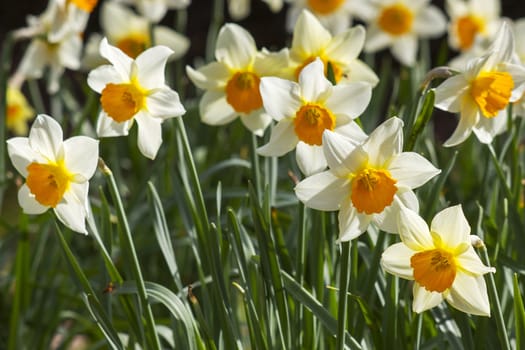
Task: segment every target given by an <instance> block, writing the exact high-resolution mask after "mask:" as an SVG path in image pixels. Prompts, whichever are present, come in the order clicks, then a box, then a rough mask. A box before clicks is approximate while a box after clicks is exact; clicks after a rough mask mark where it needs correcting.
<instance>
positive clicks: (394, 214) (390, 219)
mask: <svg viewBox="0 0 525 350" xmlns="http://www.w3.org/2000/svg"><path fill="white" fill-rule="evenodd" d="M403 207H404V205H403V202H402V201H401V200H400V199H399V196H397V195H395V196H394V200H393V202H392V204H390V205H388V206H386V207H385V208H383V211H381V212H380V213H377V214H373V219H372V221H373V222H374V223H375V224H376V225H377V227H378V228H379V229H380V230H383V231H385V232H389V233H399V228H398V218H399V211H400V210H401V208H403Z"/></svg>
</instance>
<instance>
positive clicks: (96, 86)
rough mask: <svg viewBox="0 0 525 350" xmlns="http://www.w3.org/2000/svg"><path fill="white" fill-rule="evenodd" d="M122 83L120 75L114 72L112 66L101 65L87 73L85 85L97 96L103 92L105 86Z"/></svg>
mask: <svg viewBox="0 0 525 350" xmlns="http://www.w3.org/2000/svg"><path fill="white" fill-rule="evenodd" d="M121 82H122V77H121V75H120V74H119V73H118V72H117V71H116V70H115V68H114V67H113V66H110V65H103V66H100V67H97V68H95V69H93V70H92V71H91V72H89V74H88V77H87V83H88V85H89V87H90V88H92V89H93V90H95V91H96V92H98V93H99V94H100V93H101V92H102V90H104V88H105V87H106V85H107V84H109V83H114V84H118V83H121Z"/></svg>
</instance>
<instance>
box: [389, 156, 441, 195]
mask: <svg viewBox="0 0 525 350" xmlns="http://www.w3.org/2000/svg"><path fill="white" fill-rule="evenodd" d="M388 171H389V172H390V174H391V175H392V177H393V178H394V179H396V181H397V184H398V185H400V186H406V187H409V188H417V187H419V186H421V185H423V184H424V183H426V182H427V181H428V180H430V179H431V178H433V177H434V176H436V175H437V174H439V173H440V172H441V170H439V169H437V168H436V167H434V166H433V165H432V163H430V162H429V161H428V160H427V159H426V158H424V157H422V156H420V155H419V154H417V153H415V152H402V153H399V154H397V155H395V156H394V158H393V159H392V162H391V163H390V165H389V166H388Z"/></svg>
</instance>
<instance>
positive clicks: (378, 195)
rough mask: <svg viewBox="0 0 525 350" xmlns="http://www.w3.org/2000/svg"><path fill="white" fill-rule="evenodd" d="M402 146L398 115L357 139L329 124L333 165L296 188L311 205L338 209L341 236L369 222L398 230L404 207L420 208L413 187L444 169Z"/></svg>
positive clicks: (326, 145) (327, 151)
mask: <svg viewBox="0 0 525 350" xmlns="http://www.w3.org/2000/svg"><path fill="white" fill-rule="evenodd" d="M402 149H403V122H402V121H401V119H399V118H396V117H393V118H390V119H388V120H387V121H386V122H384V123H383V124H381V125H380V126H378V127H377V128H376V129H375V130H374V131H373V132H372V133H371V134H370V136H369V137H368V138H367V139H366V140H365V141H364V142H363V143H362V144H358V145H356V144H355V143H351V142H349V141H348V139H347V138H346V137H345V136H342V135H338V134H337V133H335V132H332V131H328V130H326V131H324V133H323V150H324V155H325V157H326V160H327V162H328V168H329V169H328V170H327V171H324V172H321V173H318V174H315V175H312V176H308V177H306V178H305V179H304V180H302V181H301V182H300V183H299V184H298V185H297V186H296V187H295V194H296V195H297V197H298V198H299V200H300V201H301V202H303V203H304V204H305V206H307V207H309V208H313V209H317V210H324V211H334V210H338V211H339V216H338V218H339V239H338V240H339V241H349V240H352V239H354V238H356V237H358V236H359V235H361V234H362V233H363V232H365V231H366V230H367V228H368V226H369V225H370V223H374V224H376V225H377V226H378V227H379V229H381V230H384V231H387V232H397V223H396V220H397V215H398V212H399V210H400V208H401V207H403V206H406V207H408V208H412V209H414V210H416V211H417V210H418V208H419V205H418V201H417V198H416V195H415V194H414V192H413V191H412V189H414V188H417V187H419V186H421V185H423V184H424V183H426V182H427V181H429V180H430V179H431V178H433V177H434V176H436V175H437V174H439V173H440V170H439V169H436V168H435V167H434V166H433V165H432V164H431V163H430V162H429V161H428V160H426V159H425V158H423V157H422V156H420V155H419V154H417V153H414V152H402Z"/></svg>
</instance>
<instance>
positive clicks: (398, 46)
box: [391, 35, 417, 66]
mask: <svg viewBox="0 0 525 350" xmlns="http://www.w3.org/2000/svg"><path fill="white" fill-rule="evenodd" d="M391 50H392V55H393V56H394V57H395V58H397V59H398V60H399V62H401V63H402V64H404V65H405V66H413V65H414V63H415V61H416V55H417V37H416V36H415V35H404V36H402V37H400V38H398V39H396V40H395V41H394V43H393V45H392V49H391Z"/></svg>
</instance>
